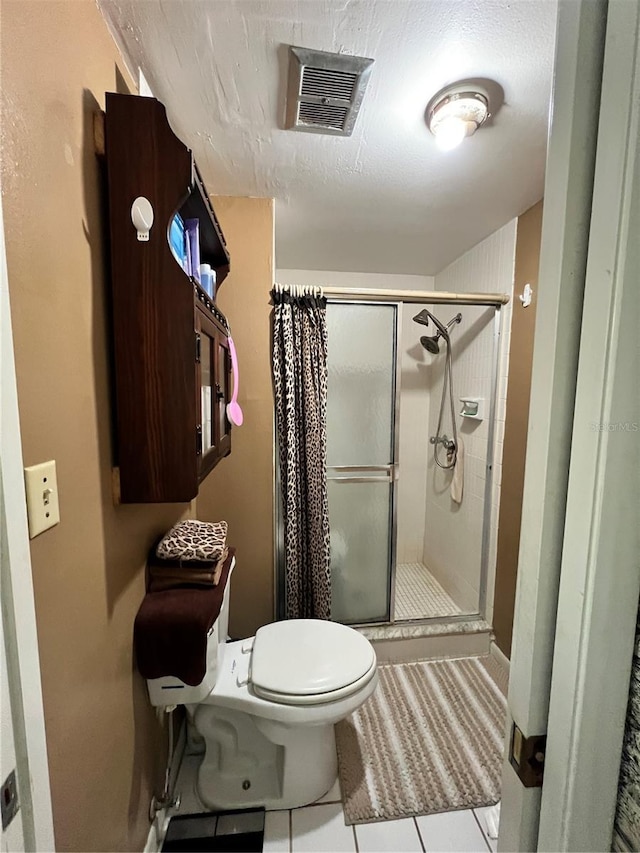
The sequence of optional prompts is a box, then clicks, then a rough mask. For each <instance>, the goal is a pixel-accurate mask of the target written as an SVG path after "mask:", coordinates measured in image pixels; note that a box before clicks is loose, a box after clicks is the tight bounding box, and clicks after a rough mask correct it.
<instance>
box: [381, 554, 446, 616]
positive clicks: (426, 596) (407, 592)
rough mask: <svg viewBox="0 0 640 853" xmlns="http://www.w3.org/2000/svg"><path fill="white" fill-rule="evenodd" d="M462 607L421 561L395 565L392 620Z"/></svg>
mask: <svg viewBox="0 0 640 853" xmlns="http://www.w3.org/2000/svg"><path fill="white" fill-rule="evenodd" d="M461 612H462V611H461V610H460V608H459V607H458V605H457V604H456V603H455V601H454V600H453V599H452V598H451V596H450V595H449V593H448V592H446V590H445V589H443V587H442V586H441V585H440V583H439V582H438V581H437V580H436V579H435V578H434V576H433V575H432V574H431V572H430V571H429V569H428V568H427V567H426V566H425V565H424V564H423V563H398V565H397V566H396V599H395V613H394V620H395V621H398V620H400V621H403V620H406V619H431V618H433V617H435V616H456V615H457V614H459V613H461Z"/></svg>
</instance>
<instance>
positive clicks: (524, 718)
mask: <svg viewBox="0 0 640 853" xmlns="http://www.w3.org/2000/svg"><path fill="white" fill-rule="evenodd" d="M606 10H607V3H606V0H575V2H560V4H559V9H558V23H557V34H556V53H555V68H554V87H553V96H552V118H551V127H550V137H549V149H548V155H547V169H546V177H545V194H544V199H545V205H544V214H543V222H542V245H541V251H540V275H539V288H538V307H537V313H536V331H535V340H534V353H533V371H532V384H531V407H530V415H529V429H528V437H527V457H526V467H525V481H524V494H523V506H522V519H523V524H522V531H521V537H520V551H519V560H518V584H517V591H516V604H515V618H514V634H513V647H512V655H511V673H510V684H509V720H508V722H509V725H510V724H511V720H512V719H515V720H516V721H517V724H518V726H519V728H520V729H521V730H522V731H523V733H524V734H525V736H534V735H540V734H545V733H546V731H547V715H548V707H549V695H550V685H551V663H552V655H553V643H554V634H555V624H556V608H557V601H558V588H559V579H560V563H561V555H562V541H563V534H564V514H565V503H566V495H567V486H568V467H569V465H568V459H569V451H570V447H571V433H572V428H573V415H574V399H575V386H576V373H577V364H578V352H579V345H580V323H581V317H582V301H583V293H584V281H585V270H586V261H587V250H588V242H589V221H590V216H591V194H592V188H593V174H594V169H595V151H596V138H597V126H598V114H599V106H600V85H601V77H602V57H603V53H604V40H605V30H606ZM539 808H540V789H539V788H524V787H523V786H522V784H521V782H520V780H519V779H518V778H517V776H516V775H515V771H514V770H513V769H512V767H511V766H510V765H509V763H508V760H507V761H505V765H504V770H503V778H502V814H501V825H500V838H499V841H498V849H499V850H504V851H509V850H535V849H537V840H538V821H539Z"/></svg>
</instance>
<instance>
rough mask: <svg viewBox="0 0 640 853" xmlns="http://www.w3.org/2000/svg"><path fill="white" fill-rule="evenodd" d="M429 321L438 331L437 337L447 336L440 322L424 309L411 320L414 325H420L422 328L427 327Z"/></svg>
mask: <svg viewBox="0 0 640 853" xmlns="http://www.w3.org/2000/svg"><path fill="white" fill-rule="evenodd" d="M429 320H431V322H432V323H433V325H434V326H435V327H436V329H437V330H438V335H446V334H447V330H446V329H445V327H444V326H443V325H442V323H441V322H440V320H438V318H437V317H435V316H434V315H433V314H432V313H431V311H428V310H427V309H426V308H423V309H422V311H420V312H419V313H418V314H416V316H415V317H414V318H413V322H414V323H421V324H422V325H423V326H428V325H429Z"/></svg>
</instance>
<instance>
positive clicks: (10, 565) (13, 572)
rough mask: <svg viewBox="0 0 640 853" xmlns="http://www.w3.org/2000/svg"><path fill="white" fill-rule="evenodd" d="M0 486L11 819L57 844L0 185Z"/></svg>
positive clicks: (37, 838)
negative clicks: (14, 789) (13, 775)
mask: <svg viewBox="0 0 640 853" xmlns="http://www.w3.org/2000/svg"><path fill="white" fill-rule="evenodd" d="M0 490H1V492H2V494H1V496H0V509H1V512H2V518H1V519H0V523H1V524H2V531H1V533H2V536H1V538H2V540H3V541H2V547H1V549H0V550H1V554H0V558H1V567H0V571H1V578H2V582H1V586H2V627H3V642H4V645H5V649H6V660H7V673H6V674H7V676H8V686H9V696H10V704H11V719H12V728H13V737H14V743H15V759H16V766H17V777H18V795H19V798H20V812H19V813H18V816H17V817H16V818H14V821H17V820H21V821H22V842H23V844H24V848H23V849H25V850H54V849H55V840H54V834H53V815H52V808H51V789H50V783H49V766H48V759H47V742H46V733H45V722H44V709H43V703H42V685H41V678H40V658H39V652H38V636H37V629H36V614H35V602H34V593H33V579H32V574H31V554H30V550H29V535H28V527H27V509H26V507H27V504H26V498H25V489H24V479H23V461H22V441H21V437H20V420H19V413H18V396H17V386H16V373H15V361H14V352H13V334H12V328H11V313H10V302H9V279H8V273H7V260H6V246H5V234H4V220H3V214H2V194H1V192H0ZM6 713H7V711H6V709H4V708H3V716H4V714H6ZM4 770H5V768H3V771H4ZM13 832H14V833H16V830H15V829H14V830H13ZM3 835H4V834H3ZM14 838H15V836H12V840H13V839H14ZM14 849H15V848H14Z"/></svg>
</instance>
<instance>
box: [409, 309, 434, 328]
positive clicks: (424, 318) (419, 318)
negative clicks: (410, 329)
mask: <svg viewBox="0 0 640 853" xmlns="http://www.w3.org/2000/svg"><path fill="white" fill-rule="evenodd" d="M431 316H432V315H431V314H430V313H429V312H428V311H427V309H426V308H423V309H422V311H420V313H419V314H416V316H415V317H414V318H413V322H414V323H422V325H423V326H428V325H429V317H431Z"/></svg>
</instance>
